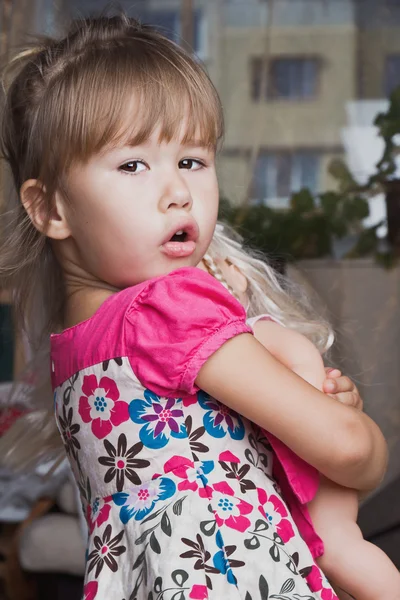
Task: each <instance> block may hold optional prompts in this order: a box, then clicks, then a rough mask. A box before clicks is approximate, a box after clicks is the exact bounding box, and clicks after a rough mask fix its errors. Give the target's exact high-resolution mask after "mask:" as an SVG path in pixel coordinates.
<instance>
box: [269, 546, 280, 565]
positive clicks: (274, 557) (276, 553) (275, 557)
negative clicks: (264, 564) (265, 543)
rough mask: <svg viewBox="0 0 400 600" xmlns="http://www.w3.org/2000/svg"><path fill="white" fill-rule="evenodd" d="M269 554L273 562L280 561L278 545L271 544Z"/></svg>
mask: <svg viewBox="0 0 400 600" xmlns="http://www.w3.org/2000/svg"><path fill="white" fill-rule="evenodd" d="M269 554H270V556H271V558H272V560H273V561H274V562H279V561H280V559H281V554H280V552H279V548H278V546H276V545H275V544H274V545H273V546H271V548H270V549H269Z"/></svg>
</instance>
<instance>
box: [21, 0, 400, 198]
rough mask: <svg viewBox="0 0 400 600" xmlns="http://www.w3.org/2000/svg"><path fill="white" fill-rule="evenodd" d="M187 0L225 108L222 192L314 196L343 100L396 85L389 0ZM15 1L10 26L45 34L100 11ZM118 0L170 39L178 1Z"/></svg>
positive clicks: (47, 0)
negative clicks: (299, 192) (305, 190)
mask: <svg viewBox="0 0 400 600" xmlns="http://www.w3.org/2000/svg"><path fill="white" fill-rule="evenodd" d="M104 4H106V3H104ZM190 4H191V5H192V11H193V37H192V43H193V48H194V51H195V53H196V55H197V56H198V57H199V59H200V60H202V61H203V62H204V64H205V65H206V67H207V69H208V71H209V73H210V76H211V78H212V79H213V81H214V82H215V85H216V87H217V89H218V90H219V92H220V94H221V97H222V101H223V105H224V110H225V118H226V126H227V127H226V136H225V140H224V145H223V149H222V151H221V153H220V156H219V174H220V182H221V191H222V194H223V195H224V196H225V197H226V198H228V199H230V200H231V201H232V202H234V203H240V202H244V201H247V200H249V201H251V202H255V203H266V204H268V205H270V206H273V207H276V208H282V209H284V208H287V206H288V204H289V198H290V195H291V193H293V192H295V191H297V190H299V189H301V188H303V187H307V188H309V189H310V190H311V191H312V192H314V193H318V192H321V191H324V190H327V189H331V188H332V187H333V186H334V185H335V182H334V180H333V179H332V177H331V176H330V174H329V165H330V163H331V161H332V159H334V158H337V157H343V156H344V148H343V143H342V130H343V128H344V127H346V124H347V122H348V119H347V114H346V110H347V107H348V104H349V102H350V101H354V100H357V99H358V100H360V99H361V100H364V99H365V100H369V99H380V98H385V97H387V96H388V95H389V94H390V92H391V90H392V89H393V88H394V87H395V86H397V85H399V84H400V35H399V33H400V0H380V1H379V2H376V0H295V1H294V0H192V1H191V2H190ZM15 5H16V8H15V9H14V22H15V25H18V27H19V29H20V30H21V29H23V28H25V29H26V30H29V29H32V28H33V29H34V30H37V31H46V32H50V33H51V32H52V31H54V30H57V29H58V28H59V26H60V25H61V24H62V23H63V22H64V21H65V20H66V19H68V18H70V17H72V16H81V15H85V14H87V13H91V12H99V11H101V10H102V8H103V4H102V2H99V1H98V0H35V2H32V0H31V1H30V2H27V0H17V2H16V3H15ZM119 5H120V6H122V7H123V8H124V9H125V10H126V11H127V12H128V13H129V14H131V15H134V16H137V17H139V18H140V19H141V20H142V21H144V22H147V23H151V24H154V25H156V26H158V27H159V28H160V30H161V31H163V32H164V33H166V34H167V35H169V36H170V37H172V38H173V39H175V40H176V41H180V40H181V36H182V7H183V0H134V1H132V0H120V2H119ZM18 6H20V7H21V8H20V10H18ZM28 6H29V10H28ZM33 6H34V7H35V10H34V11H33V10H32V7H33ZM18 15H19V16H18ZM28 20H29V22H30V24H31V26H30V27H29V26H28ZM14 29H15V28H14Z"/></svg>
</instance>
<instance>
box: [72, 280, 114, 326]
mask: <svg viewBox="0 0 400 600" xmlns="http://www.w3.org/2000/svg"><path fill="white" fill-rule="evenodd" d="M118 291H119V290H117V289H115V288H112V287H105V286H102V287H100V286H87V285H86V286H84V285H78V284H75V285H70V286H68V289H67V300H66V303H65V311H64V323H63V326H64V329H67V328H68V327H73V326H74V325H78V324H79V323H81V322H82V321H86V320H87V319H90V317H92V316H93V315H94V313H95V312H96V311H97V310H98V309H99V308H100V306H101V305H102V304H103V302H105V300H107V298H109V297H110V296H112V295H113V294H115V293H116V292H118Z"/></svg>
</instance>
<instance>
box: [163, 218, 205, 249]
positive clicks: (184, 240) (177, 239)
mask: <svg viewBox="0 0 400 600" xmlns="http://www.w3.org/2000/svg"><path fill="white" fill-rule="evenodd" d="M197 237H198V227H197V225H196V223H195V222H193V221H191V222H189V223H187V224H186V225H178V226H177V227H176V228H175V229H174V230H172V232H170V234H169V236H168V237H167V241H165V242H164V243H163V244H162V246H161V248H162V251H163V253H164V254H166V255H167V256H169V257H170V258H185V257H187V256H190V255H191V254H193V252H194V251H195V248H196V240H197Z"/></svg>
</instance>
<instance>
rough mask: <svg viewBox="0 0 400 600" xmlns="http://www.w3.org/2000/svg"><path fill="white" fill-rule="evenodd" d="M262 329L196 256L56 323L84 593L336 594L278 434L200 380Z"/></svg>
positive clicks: (166, 598) (166, 597) (139, 599)
mask: <svg viewBox="0 0 400 600" xmlns="http://www.w3.org/2000/svg"><path fill="white" fill-rule="evenodd" d="M249 331H250V328H249V326H248V325H247V324H246V317H245V313H244V310H243V308H242V307H241V305H240V304H239V303H238V302H237V301H236V300H235V299H234V298H233V297H231V295H230V294H229V293H228V292H227V291H226V290H225V289H224V288H223V286H222V285H221V284H220V283H219V282H217V281H216V280H215V279H213V278H212V277H211V276H210V275H208V274H207V273H203V272H202V271H200V270H198V269H191V268H183V269H178V270H177V271H174V272H173V273H170V274H169V275H166V276H163V277H160V278H157V279H154V280H150V281H148V282H145V283H143V284H140V285H137V286H135V287H132V288H128V289H126V290H123V291H122V292H119V293H118V294H115V295H113V296H111V297H110V298H109V299H108V300H107V301H106V302H105V303H104V304H103V305H102V306H101V307H100V309H99V310H98V311H97V312H96V313H95V314H94V316H93V317H92V318H90V319H89V320H87V321H85V322H83V323H80V324H79V325H77V326H75V327H72V328H70V329H67V330H66V331H64V332H63V333H61V334H58V335H54V336H52V365H51V366H52V380H53V387H54V391H55V412H56V420H57V424H58V427H59V430H60V433H61V435H62V438H63V442H64V445H65V449H66V452H67V455H68V457H69V459H70V462H71V465H72V469H73V472H74V475H75V477H76V480H77V483H78V486H79V489H80V493H81V498H82V503H83V507H84V511H85V514H86V518H87V522H88V527H89V539H88V548H87V564H86V575H85V587H84V599H85V600H93V599H94V598H96V600H190V599H193V600H203V599H206V598H209V599H212V600H223V599H224V600H225V599H232V600H234V599H237V600H239V599H240V600H269V599H276V600H313V599H315V598H317V599H322V600H332V599H335V598H336V596H335V595H334V593H333V591H332V590H331V588H330V586H329V584H328V582H327V581H326V579H325V577H324V576H323V574H322V573H321V571H320V570H319V569H318V567H317V566H316V565H315V563H314V561H313V558H312V555H311V553H310V550H309V549H308V546H307V545H306V543H305V542H304V541H303V539H302V537H301V536H300V534H299V532H298V529H297V527H296V525H295V523H294V521H293V519H292V517H291V515H290V513H289V511H288V509H287V506H286V504H285V502H284V500H283V499H282V497H281V493H280V490H279V488H278V486H277V484H276V482H275V480H274V478H273V476H272V465H273V460H274V454H273V451H272V448H271V446H270V444H269V441H268V439H267V438H266V436H265V434H264V433H263V432H262V431H261V430H260V428H259V427H258V426H256V425H254V424H253V423H251V422H250V421H248V420H246V419H245V418H243V417H241V416H240V415H239V414H237V413H235V412H233V411H232V410H230V409H228V408H227V407H226V406H224V405H223V404H221V403H220V402H218V401H216V400H215V399H214V398H212V397H210V396H208V395H207V394H206V393H204V392H203V391H201V390H199V389H198V388H197V387H196V385H195V383H194V381H195V379H196V377H197V374H198V371H199V369H200V368H201V366H202V365H203V364H204V362H205V361H206V360H207V358H208V357H209V356H211V354H213V353H214V352H215V351H216V350H217V349H218V348H219V347H220V346H221V345H222V344H223V343H225V341H227V340H229V339H230V338H232V337H233V336H235V335H238V334H240V333H244V332H249Z"/></svg>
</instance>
